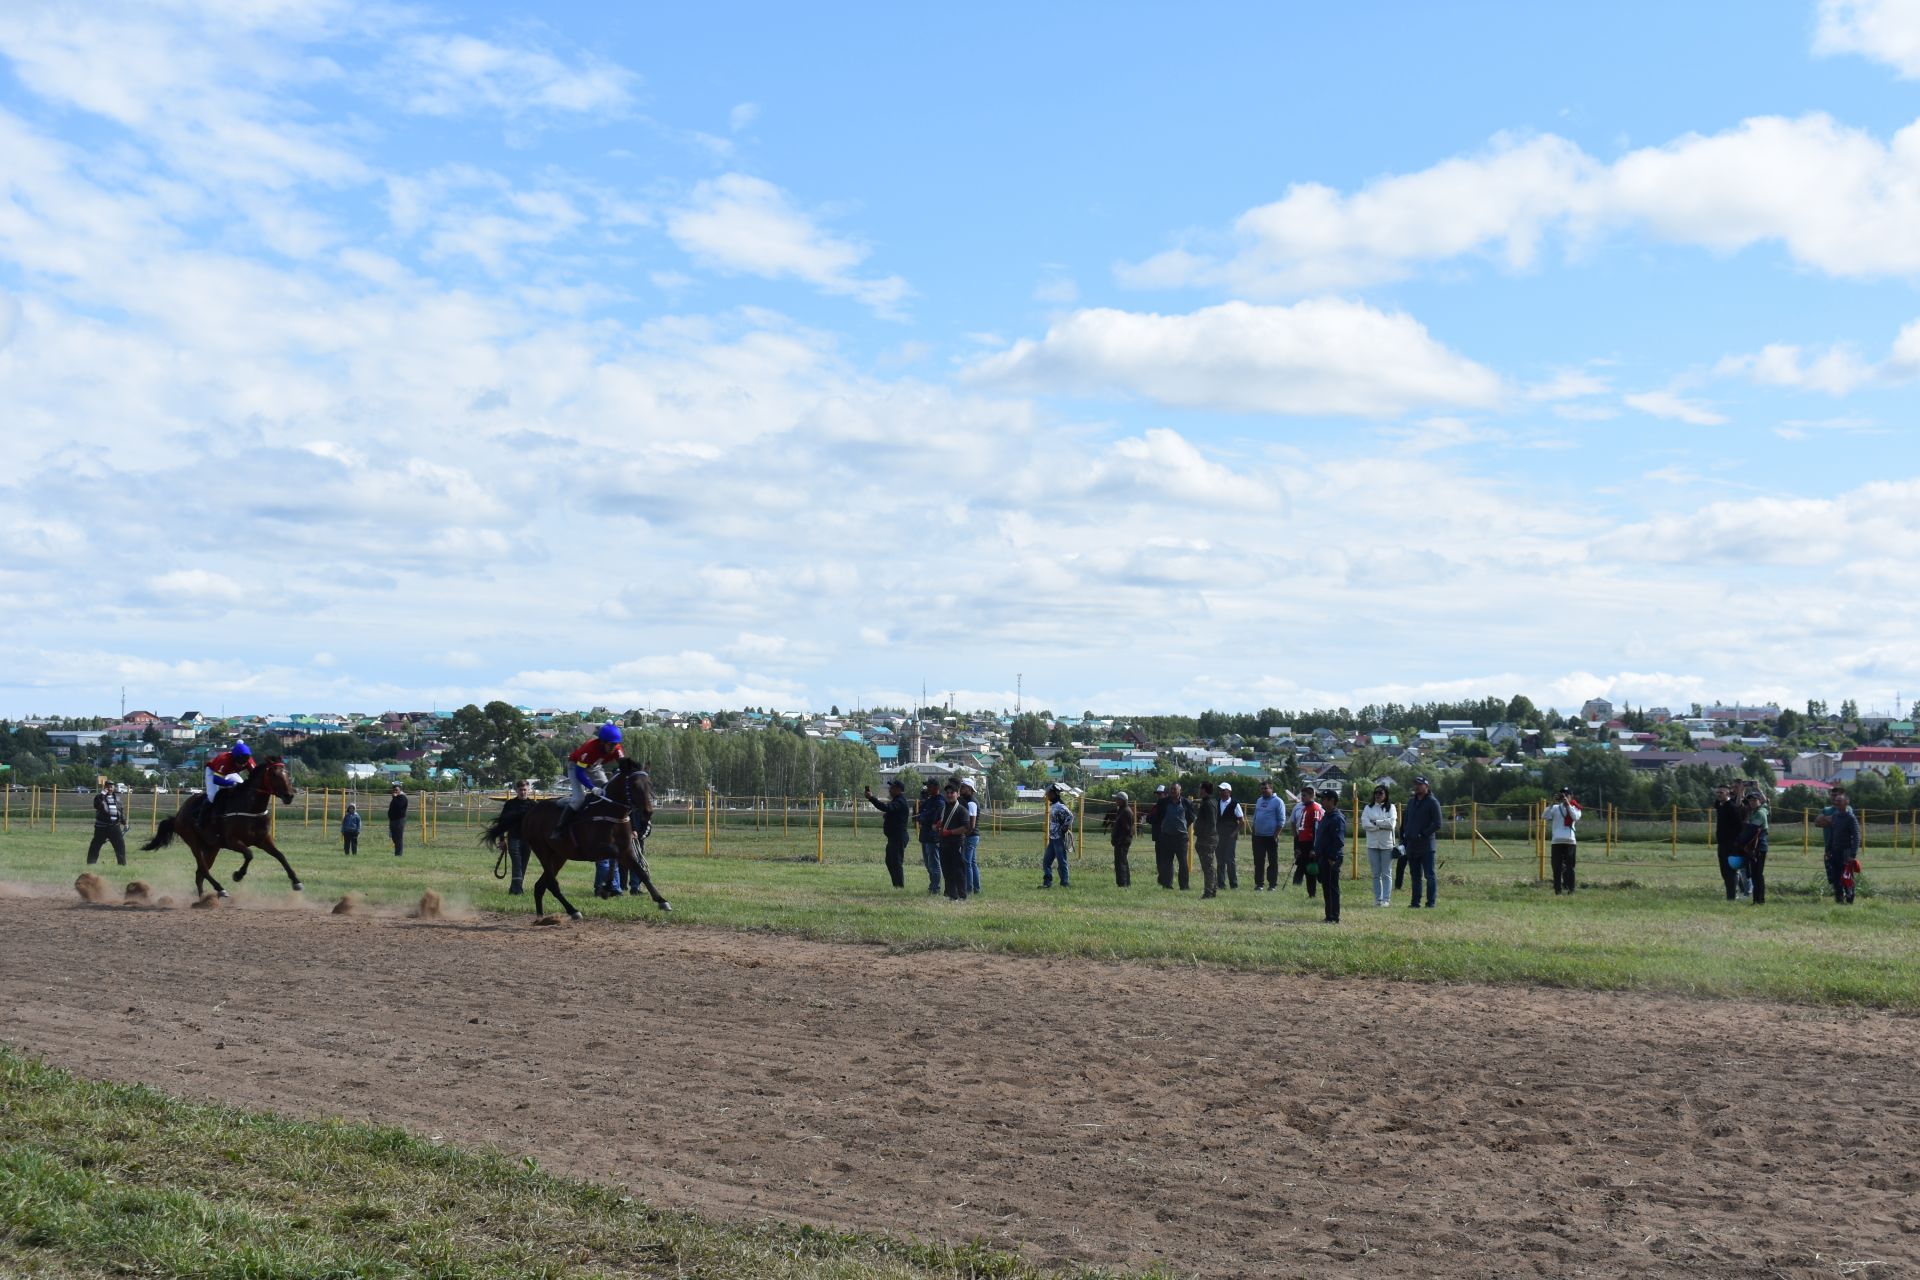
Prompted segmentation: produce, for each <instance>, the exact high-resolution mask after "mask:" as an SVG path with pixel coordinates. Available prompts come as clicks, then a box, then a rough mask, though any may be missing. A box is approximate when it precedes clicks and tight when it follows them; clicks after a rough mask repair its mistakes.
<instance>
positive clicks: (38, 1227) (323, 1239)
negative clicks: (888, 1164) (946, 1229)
mask: <svg viewBox="0 0 1920 1280" xmlns="http://www.w3.org/2000/svg"><path fill="white" fill-rule="evenodd" d="M0 1274H5V1275H8V1276H23V1277H27V1276H31V1277H48V1278H53V1277H58V1278H60V1280H69V1278H78V1277H88V1278H92V1277H106V1276H151V1277H166V1278H168V1280H188V1278H189V1277H191V1278H192V1280H335V1278H338V1280H346V1278H347V1277H354V1278H355V1280H403V1278H405V1280H527V1278H529V1277H531V1278H533V1280H587V1278H589V1277H598V1276H605V1277H617V1276H618V1277H626V1276H631V1277H642V1276H660V1277H669V1276H672V1277H684V1276H712V1277H723V1276H726V1277H748V1276H751V1277H755V1278H756V1280H760V1278H761V1277H766V1278H769V1280H934V1278H935V1277H940V1278H947V1277H966V1278H968V1280H973V1278H974V1277H980V1278H982V1280H984V1278H987V1277H1004V1278H1006V1280H1037V1277H1038V1276H1040V1275H1041V1274H1042V1273H1039V1272H1036V1271H1034V1270H1033V1269H1032V1268H1030V1267H1028V1266H1026V1265H1024V1264H1023V1263H1021V1262H1019V1261H1018V1260H1016V1259H1013V1258H1010V1257H1008V1256H1006V1255H1003V1254H998V1253H994V1252H992V1251H990V1250H986V1249H982V1248H973V1247H967V1246H961V1247H947V1246H942V1245H926V1244H910V1243H905V1242H901V1241H897V1240H890V1239H886V1238H882V1237H877V1236H866V1235H852V1234H843V1233H838V1232H831V1231H822V1230H817V1229H814V1228H808V1227H780V1226H734V1225H725V1224H716V1223H712V1222H708V1221H705V1220H702V1219H700V1218H697V1217H694V1216H692V1215H689V1214H681V1213H667V1212H661V1211H658V1210H655V1209H651V1208H649V1207H647V1206H646V1205H643V1204H639V1203H636V1202H635V1201H633V1200H632V1199H630V1198H628V1197H626V1196H623V1195H621V1194H620V1193H619V1192H617V1191H613V1190H610V1189H608V1188H605V1187H600V1186H596V1185H594V1184H592V1183H587V1182H581V1181H576V1180H572V1179H565V1178H557V1177H553V1176H550V1175H548V1174H546V1173H544V1172H542V1171H541V1170H540V1169H539V1168H538V1166H537V1165H536V1164H535V1162H534V1161H533V1160H531V1159H511V1158H509V1157H506V1156H502V1155H495V1154H485V1153H482V1154H469V1153H466V1152H461V1151H456V1150H453V1149H450V1148H448V1147H445V1146H442V1145H440V1144H438V1143H436V1142H433V1141H431V1140H426V1139H421V1138H418V1137H413V1136H409V1135H407V1134H405V1133H402V1132H400V1131H398V1130H394V1129H378V1128H370V1127H367V1126H364V1125H355V1124H344V1123H336V1122H323V1123H300V1122H295V1121H289V1120H282V1119H277V1118H275V1117H273V1116H266V1115H259V1114H255V1113H251V1112H245V1111H238V1110H235V1109H233V1108H229V1107H223V1106H215V1105H208V1104H204V1103H188V1102H182V1101H179V1100H177V1099H173V1098H169V1097H167V1096H165V1095H163V1094H160V1093H156V1092H154V1091H152V1090H149V1089H144V1088H139V1087H128V1086H122V1085H109V1084H96V1083H90V1082H87V1081H83V1080H78V1079H75V1078H74V1077H73V1076H71V1075H68V1074H67V1073H66V1072H63V1071H59V1070H56V1069H54V1068H51V1067H47V1066H45V1065H42V1064H39V1063H36V1062H33V1061H31V1060H29V1059H26V1058H23V1057H21V1056H20V1055H18V1054H16V1053H14V1052H12V1051H10V1050H7V1049H5V1048H0ZM1083 1274H1084V1275H1085V1276H1088V1277H1093V1276H1097V1275H1102V1274H1106V1273H1100V1272H1086V1273H1083Z"/></svg>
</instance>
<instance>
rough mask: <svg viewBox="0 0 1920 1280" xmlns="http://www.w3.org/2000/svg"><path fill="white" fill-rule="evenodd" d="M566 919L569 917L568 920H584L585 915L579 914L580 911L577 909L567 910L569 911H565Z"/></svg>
mask: <svg viewBox="0 0 1920 1280" xmlns="http://www.w3.org/2000/svg"><path fill="white" fill-rule="evenodd" d="M567 919H569V920H585V919H586V917H585V916H583V915H581V914H580V913H579V912H578V911H569V912H567Z"/></svg>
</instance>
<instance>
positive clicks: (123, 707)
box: [120, 685, 127, 722]
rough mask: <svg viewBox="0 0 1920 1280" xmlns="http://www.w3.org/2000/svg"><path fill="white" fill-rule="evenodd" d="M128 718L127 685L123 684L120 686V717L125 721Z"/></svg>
mask: <svg viewBox="0 0 1920 1280" xmlns="http://www.w3.org/2000/svg"><path fill="white" fill-rule="evenodd" d="M126 718H127V686H125V685H121V686H120V719H121V720H122V721H123V722H124V721H125V720H126Z"/></svg>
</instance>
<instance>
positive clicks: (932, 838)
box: [914, 778, 947, 893]
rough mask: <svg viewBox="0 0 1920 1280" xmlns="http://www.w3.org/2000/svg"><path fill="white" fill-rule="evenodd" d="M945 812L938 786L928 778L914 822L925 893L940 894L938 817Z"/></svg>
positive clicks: (921, 790) (922, 790)
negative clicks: (925, 870) (925, 886)
mask: <svg viewBox="0 0 1920 1280" xmlns="http://www.w3.org/2000/svg"><path fill="white" fill-rule="evenodd" d="M946 811H947V806H946V804H945V803H944V802H943V801H942V800H941V799H940V784H939V783H937V782H935V781H934V780H933V779H932V778H928V779H927V781H926V785H925V786H923V787H921V788H920V808H919V809H918V811H917V812H916V813H915V814H914V820H915V822H916V823H917V824H918V825H919V827H920V861H922V862H924V863H925V864H926V867H927V892H928V893H938V892H940V816H941V815H942V814H944V813H945V812H946Z"/></svg>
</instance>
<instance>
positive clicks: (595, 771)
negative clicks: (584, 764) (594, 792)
mask: <svg viewBox="0 0 1920 1280" xmlns="http://www.w3.org/2000/svg"><path fill="white" fill-rule="evenodd" d="M587 776H588V777H589V778H592V779H593V785H594V786H596V787H598V788H600V789H601V790H602V791H605V790H606V789H607V771H606V770H605V769H602V768H601V767H600V766H599V765H595V766H593V768H591V769H589V770H587ZM586 802H587V789H586V788H585V787H583V786H581V785H580V779H579V778H578V777H575V778H574V780H573V794H572V795H571V796H569V797H568V798H567V808H569V809H578V808H579V807H580V806H581V805H583V804H585V803H586Z"/></svg>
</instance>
